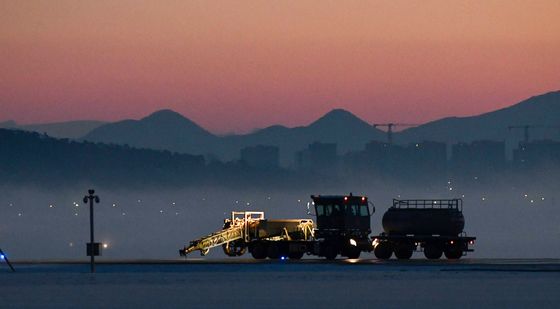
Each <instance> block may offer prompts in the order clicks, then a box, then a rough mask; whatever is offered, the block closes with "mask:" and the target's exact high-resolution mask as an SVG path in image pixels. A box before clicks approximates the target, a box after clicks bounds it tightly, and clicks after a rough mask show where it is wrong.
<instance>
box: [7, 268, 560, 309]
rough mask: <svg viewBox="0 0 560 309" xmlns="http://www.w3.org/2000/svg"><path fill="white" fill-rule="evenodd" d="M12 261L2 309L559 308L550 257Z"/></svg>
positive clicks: (558, 275) (558, 271) (559, 275)
mask: <svg viewBox="0 0 560 309" xmlns="http://www.w3.org/2000/svg"><path fill="white" fill-rule="evenodd" d="M14 262H15V263H14V267H15V268H16V272H14V273H11V272H10V271H9V269H8V267H7V266H6V265H3V263H0V278H2V280H0V300H1V302H2V303H0V305H2V307H3V308H4V307H6V308H41V309H44V308H57V309H58V308H76V307H79V308H154V307H158V308H282V309H284V308H302V307H309V308H341V307H348V308H373V307H375V308H476V309H480V308H559V307H560V293H558V289H559V282H560V260H559V259H461V260H458V261H448V260H439V261H428V260H425V259H412V260H409V261H397V260H390V261H379V260H376V259H357V260H342V259H340V260H335V261H326V260H324V259H303V260H299V261H290V260H285V261H269V260H264V261H256V260H253V259H244V258H233V259H211V258H199V257H197V258H189V259H187V260H184V259H163V260H153V259H152V260H106V259H102V258H99V263H98V265H97V273H95V274H91V273H89V265H88V263H87V261H85V260H80V261H77V260H73V261H71V260H58V261H55V260H49V261H47V260H42V261H14ZM4 305H7V306H4Z"/></svg>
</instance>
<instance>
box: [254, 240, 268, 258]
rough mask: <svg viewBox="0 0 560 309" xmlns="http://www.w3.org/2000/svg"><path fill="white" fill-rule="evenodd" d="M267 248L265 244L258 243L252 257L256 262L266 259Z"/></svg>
mask: <svg viewBox="0 0 560 309" xmlns="http://www.w3.org/2000/svg"><path fill="white" fill-rule="evenodd" d="M266 253H267V247H266V244H264V243H256V244H255V245H254V246H253V248H252V249H251V255H252V256H253V258H255V259H256V260H262V259H266Z"/></svg>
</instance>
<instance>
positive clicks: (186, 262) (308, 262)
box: [0, 257, 560, 272]
mask: <svg viewBox="0 0 560 309" xmlns="http://www.w3.org/2000/svg"><path fill="white" fill-rule="evenodd" d="M12 264H13V265H14V267H15V268H16V269H18V268H19V269H29V268H30V266H32V267H31V269H34V270H37V271H40V270H41V269H49V268H53V267H55V266H56V265H59V266H63V265H67V266H70V265H75V266H89V260H19V261H12ZM96 264H97V265H99V268H98V270H99V271H103V268H104V267H107V266H108V267H109V268H108V269H119V270H120V271H125V272H126V270H127V267H132V268H133V271H135V272H137V271H142V270H145V271H148V272H149V271H152V270H153V269H155V270H158V271H161V270H162V269H165V268H166V267H167V268H168V270H169V271H178V272H182V271H190V270H201V269H206V270H210V269H220V270H227V269H228V268H232V269H239V268H240V267H244V266H245V268H247V269H265V268H268V269H274V268H276V267H281V268H283V269H290V268H294V269H305V268H316V267H324V268H329V269H331V270H332V269H341V270H343V269H347V268H350V267H359V266H361V267H367V268H370V269H371V270H376V269H378V270H384V271H392V270H399V269H402V270H409V271H412V270H419V271H420V270H423V271H438V270H439V271H531V272H560V259H468V258H465V259H460V260H446V259H440V260H426V259H422V258H420V259H410V260H396V259H391V260H378V259H367V258H365V259H337V260H334V261H327V260H325V259H311V258H304V259H301V260H268V259H266V260H255V259H252V258H220V259H215V258H200V257H194V258H191V257H189V258H177V259H102V258H98V259H97V261H96ZM55 268H56V267H55ZM62 268H64V267H62ZM0 269H2V268H0ZM88 269H89V268H88Z"/></svg>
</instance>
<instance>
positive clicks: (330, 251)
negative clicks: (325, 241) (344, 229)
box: [323, 245, 338, 261]
mask: <svg viewBox="0 0 560 309" xmlns="http://www.w3.org/2000/svg"><path fill="white" fill-rule="evenodd" d="M323 255H324V256H325V258H326V259H327V260H329V261H332V260H334V259H336V256H337V255H338V252H336V248H335V247H334V246H333V245H326V246H325V247H324V249H323Z"/></svg>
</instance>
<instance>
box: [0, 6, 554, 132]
mask: <svg viewBox="0 0 560 309" xmlns="http://www.w3.org/2000/svg"><path fill="white" fill-rule="evenodd" d="M558 89H560V1H558V0H550V1H545V0H540V1H539V0H535V1H514V0H508V1H449V0H444V1H394V0H392V1H326V0H322V1H305V0H296V1H256V0H254V1H181V0H177V1H139V0H138V1H136V0H134V1H133V0H130V1H125V0H109V1H104V0H95V1H94V0H92V1H76V0H68V1H63V0H61V1H58V0H44V1H32V0H25V1H20V0H15V1H6V0H0V121H3V120H9V119H12V120H15V121H17V122H19V123H23V124H26V123H37V122H54V121H65V120H78V119H99V120H107V121H115V120H120V119H124V118H140V117H143V116H145V115H147V114H149V113H151V112H153V111H155V110H157V109H162V108H171V109H173V110H175V111H177V112H180V113H182V114H183V115H185V116H186V117H188V118H190V119H192V120H194V121H196V122H197V123H199V124H200V125H202V126H203V127H205V128H207V129H209V130H210V131H212V132H214V133H229V132H247V131H250V130H251V129H254V128H258V127H265V126H268V125H272V124H283V125H287V126H296V125H305V124H308V123H309V122H310V121H312V120H314V119H316V118H317V117H319V116H320V115H322V114H324V113H325V112H328V111H329V110H331V109H333V108H345V109H348V110H350V111H351V112H353V113H354V114H356V115H358V116H359V117H361V118H362V119H364V120H366V121H369V122H414V123H417V122H426V121H429V120H433V119H437V118H440V117H444V116H449V115H458V116H465V115H473V114H478V113H482V112H486V111H490V110H493V109H497V108H501V107H505V106H507V105H510V104H512V103H515V102H518V101H520V100H523V99H525V98H527V97H529V96H532V95H536V94H540V93H543V92H548V91H552V90H558Z"/></svg>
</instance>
